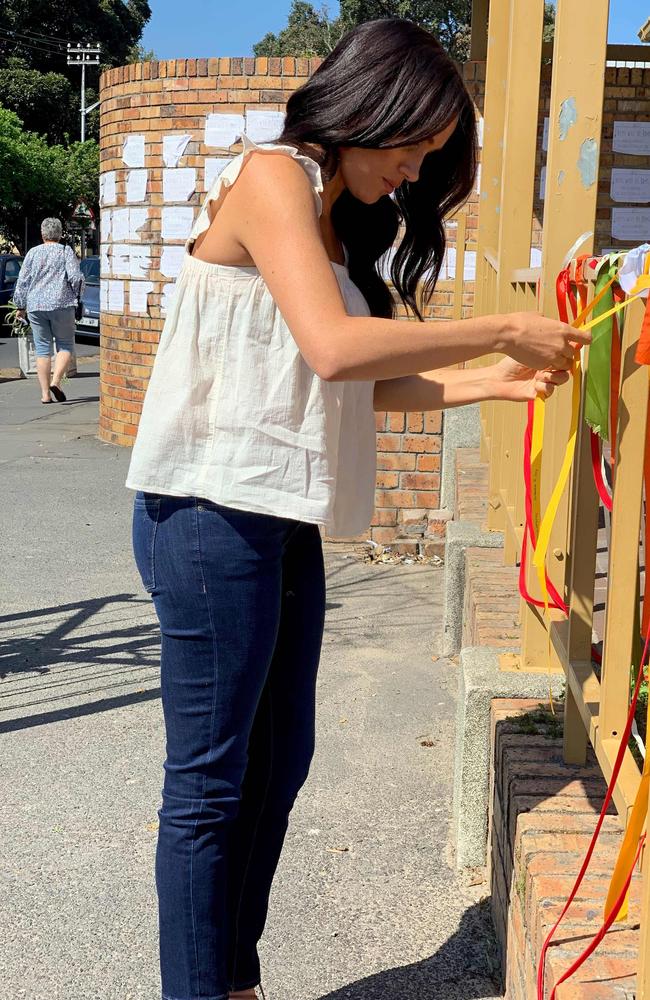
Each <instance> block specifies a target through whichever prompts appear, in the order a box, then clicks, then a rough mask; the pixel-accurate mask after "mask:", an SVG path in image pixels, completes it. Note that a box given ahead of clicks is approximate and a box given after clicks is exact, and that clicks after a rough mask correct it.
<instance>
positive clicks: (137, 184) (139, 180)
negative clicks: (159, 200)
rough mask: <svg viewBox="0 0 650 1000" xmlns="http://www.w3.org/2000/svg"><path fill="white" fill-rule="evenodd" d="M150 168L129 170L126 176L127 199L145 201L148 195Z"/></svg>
mask: <svg viewBox="0 0 650 1000" xmlns="http://www.w3.org/2000/svg"><path fill="white" fill-rule="evenodd" d="M148 174H149V171H148V170H129V172H128V174H127V176H126V200H127V201H128V202H134V201H145V199H146V197H147V177H148Z"/></svg>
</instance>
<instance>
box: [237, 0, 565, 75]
mask: <svg viewBox="0 0 650 1000" xmlns="http://www.w3.org/2000/svg"><path fill="white" fill-rule="evenodd" d="M382 17H403V18H406V19H407V20H409V21H415V23H416V24H419V25H421V26H422V27H423V28H427V29H428V30H429V31H431V32H433V34H434V35H436V37H437V38H439V39H440V42H441V43H442V45H444V47H445V48H446V49H447V51H448V52H449V54H450V55H451V56H452V57H453V58H454V59H457V60H458V61H459V62H462V61H463V60H465V59H467V57H468V54H469V43H470V36H471V20H472V0H341V3H340V13H339V16H338V17H337V18H335V19H334V20H330V18H329V15H328V11H327V8H326V7H322V8H320V9H318V8H316V7H314V6H313V4H311V3H309V2H308V0H292V4H291V10H290V11H289V18H288V21H287V26H286V28H283V30H282V31H280V32H279V33H278V34H277V35H275V34H273V33H272V32H269V33H268V34H267V35H265V36H264V38H263V39H262V40H261V41H259V42H258V43H257V45H254V46H253V51H254V53H255V55H256V56H326V55H327V54H328V53H329V52H331V51H332V49H333V48H334V46H335V45H336V43H337V42H338V41H339V39H340V38H341V37H342V36H343V35H344V34H345V32H346V31H349V30H350V28H353V27H355V25H357V24H362V23H363V22H364V21H373V20H375V19H377V18H382ZM554 18H555V9H554V4H552V3H546V4H545V5H544V24H545V28H544V38H545V39H547V40H548V39H550V38H552V37H553V21H554Z"/></svg>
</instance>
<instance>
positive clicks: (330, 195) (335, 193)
mask: <svg viewBox="0 0 650 1000" xmlns="http://www.w3.org/2000/svg"><path fill="white" fill-rule="evenodd" d="M344 190H345V184H344V182H343V178H342V176H341V168H340V167H339V169H338V170H337V171H336V173H335V174H334V176H333V177H332V179H331V180H330V181H325V183H324V184H323V191H322V194H321V203H322V205H323V215H324V216H325V217H326V218H328V219H329V217H330V216H331V214H332V206H333V205H334V202H335V201H336V199H337V198H338V197H339V196H340V195H341V194H342V193H343V191H344Z"/></svg>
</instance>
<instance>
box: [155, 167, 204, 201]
mask: <svg viewBox="0 0 650 1000" xmlns="http://www.w3.org/2000/svg"><path fill="white" fill-rule="evenodd" d="M195 191H196V170H195V169H194V167H174V168H173V169H168V168H167V169H164V170H163V201H188V200H189V199H190V198H191V197H192V195H193V194H194V192H195Z"/></svg>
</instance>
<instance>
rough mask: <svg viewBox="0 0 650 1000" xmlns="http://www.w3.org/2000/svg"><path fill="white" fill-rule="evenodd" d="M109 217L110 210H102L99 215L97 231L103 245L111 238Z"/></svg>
mask: <svg viewBox="0 0 650 1000" xmlns="http://www.w3.org/2000/svg"><path fill="white" fill-rule="evenodd" d="M111 215H112V213H111V210H110V208H103V209H101V211H100V213H99V231H100V234H101V238H102V241H103V242H104V243H108V242H109V240H110V238H111Z"/></svg>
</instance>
